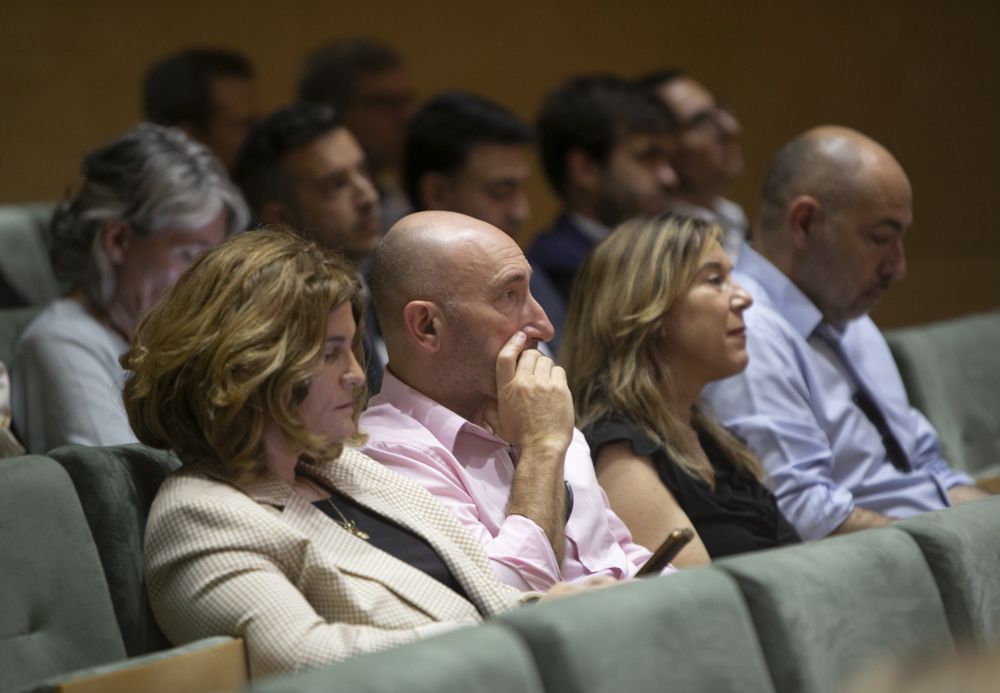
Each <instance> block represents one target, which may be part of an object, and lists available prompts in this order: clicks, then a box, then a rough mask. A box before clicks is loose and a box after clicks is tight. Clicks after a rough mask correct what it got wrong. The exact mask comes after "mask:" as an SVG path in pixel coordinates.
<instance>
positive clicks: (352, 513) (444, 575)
mask: <svg viewBox="0 0 1000 693" xmlns="http://www.w3.org/2000/svg"><path fill="white" fill-rule="evenodd" d="M330 495H331V498H332V500H333V502H334V503H336V505H337V508H339V509H340V512H342V513H343V514H344V517H346V518H347V519H348V520H353V521H354V522H355V523H356V524H357V527H358V529H360V530H361V531H362V532H365V533H367V534H368V543H369V544H371V545H372V546H374V547H376V548H378V549H382V550H383V551H385V552H386V553H388V554H391V555H392V556H395V557H396V558H398V559H399V560H401V561H402V562H403V563H406V564H408V565H410V566H412V567H414V568H416V569H417V570H420V571H423V572H424V573H426V574H427V575H429V576H430V577H432V578H434V579H435V580H437V581H438V582H440V583H441V584H442V585H444V586H445V587H447V588H449V589H451V590H453V591H455V592H458V594H460V595H461V596H462V597H463V598H465V599H467V600H468V601H470V602H471V601H472V600H471V599H469V595H468V594H466V592H465V589H464V588H463V587H462V584H461V583H460V582H459V581H458V580H457V579H456V578H455V575H454V574H453V573H452V572H451V569H450V568H449V567H448V564H447V563H445V562H444V561H443V560H441V557H440V556H439V555H438V554H437V551H435V550H434V547H433V546H431V545H430V544H428V543H427V541H426V540H424V538H423V537H421V536H418V535H416V534H414V533H413V532H411V531H410V530H409V529H406V528H405V527H401V526H400V525H398V524H396V523H395V522H393V521H392V520H390V519H389V518H387V517H383V516H382V515H379V514H378V513H377V512H375V511H374V510H371V509H370V508H366V507H365V506H363V505H361V504H360V503H357V502H355V501H354V500H353V499H351V498H348V497H347V496H345V495H344V494H342V493H340V492H339V491H334V492H333V493H331V494H330ZM313 505H315V506H316V507H317V508H319V509H320V510H322V511H323V512H324V513H326V514H327V515H329V516H330V518H331V519H333V520H334V521H336V522H337V523H338V524H339V523H340V519H341V518H340V515H338V514H337V511H336V510H334V509H333V507H332V506H331V505H330V503H329V502H328V501H326V500H320V501H316V502H315V503H313ZM473 603H475V602H473Z"/></svg>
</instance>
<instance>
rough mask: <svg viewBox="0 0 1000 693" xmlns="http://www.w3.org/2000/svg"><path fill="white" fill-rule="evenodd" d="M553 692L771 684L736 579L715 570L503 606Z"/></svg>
mask: <svg viewBox="0 0 1000 693" xmlns="http://www.w3.org/2000/svg"><path fill="white" fill-rule="evenodd" d="M497 623H500V624H503V625H505V626H507V627H509V628H511V629H513V630H514V631H516V632H517V633H518V634H519V635H520V636H521V637H522V638H524V640H525V642H526V643H527V644H528V647H529V648H531V651H532V653H533V654H534V656H535V661H536V663H537V666H538V670H539V673H540V674H541V676H542V680H543V681H544V683H545V690H546V691H549V692H550V693H558V692H562V691H566V692H568V691H580V692H582V693H599V692H602V691H603V692H607V693H619V691H661V690H662V691H687V692H693V693H698V692H700V691H704V692H705V693H709V692H712V693H716V692H717V693H724V692H725V691H741V692H745V693H754V692H756V691H760V692H771V691H774V686H773V685H772V682H771V678H770V676H769V674H768V670H767V664H766V662H765V660H764V658H763V654H762V652H761V649H760V645H759V644H758V641H757V636H756V633H755V631H754V627H753V624H752V623H751V620H750V616H749V614H748V612H747V609H746V605H745V604H744V602H743V599H742V598H741V596H740V594H739V591H738V590H737V588H736V585H735V584H734V582H733V580H732V578H730V577H729V576H728V575H726V574H725V573H722V572H720V571H717V570H714V569H712V568H702V569H696V570H688V571H682V572H680V573H677V574H675V575H669V576H662V577H655V578H650V579H642V580H636V581H632V582H630V583H628V584H621V585H616V586H614V587H611V588H608V589H602V590H597V591H594V592H591V593H586V594H583V595H579V596H574V597H568V598H566V599H562V600H557V601H554V602H551V603H544V604H537V605H533V606H528V607H525V608H522V609H518V610H517V611H514V612H511V613H508V614H504V615H503V616H501V617H500V618H499V619H497Z"/></svg>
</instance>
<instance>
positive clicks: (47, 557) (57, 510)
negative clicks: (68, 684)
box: [0, 455, 125, 691]
mask: <svg viewBox="0 0 1000 693" xmlns="http://www.w3.org/2000/svg"><path fill="white" fill-rule="evenodd" d="M0 557H2V560H0V691H11V690H17V689H18V688H20V687H22V686H26V685H28V684H30V683H31V682H33V681H38V680H40V679H43V678H46V677H48V676H52V675H54V674H57V673H60V672H65V671H69V670H71V669H76V668H79V667H87V666H94V665H97V664H102V663H105V662H111V661H115V660H119V659H122V658H124V657H125V647H124V644H123V643H122V639H121V635H120V634H119V632H118V628H117V625H116V622H115V615H114V609H113V608H112V605H111V599H110V598H109V596H108V588H107V583H106V582H105V579H104V572H103V570H102V569H101V563H100V560H99V559H98V557H97V550H96V548H95V546H94V542H93V539H91V535H90V531H89V530H88V529H87V521H86V519H85V518H84V515H83V510H82V508H81V507H80V502H79V501H78V500H77V496H76V493H75V491H74V490H73V484H72V482H71V481H70V480H69V477H68V476H67V474H66V472H65V471H64V470H63V468H62V467H60V466H59V465H58V464H56V463H55V462H53V461H52V460H51V459H49V458H47V457H42V456H37V455H29V456H24V457H13V458H8V459H5V460H0Z"/></svg>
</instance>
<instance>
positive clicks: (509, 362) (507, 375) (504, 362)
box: [497, 330, 528, 388]
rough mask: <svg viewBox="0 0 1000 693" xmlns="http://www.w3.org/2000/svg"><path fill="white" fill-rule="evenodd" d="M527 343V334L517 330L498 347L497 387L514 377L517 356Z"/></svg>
mask: <svg viewBox="0 0 1000 693" xmlns="http://www.w3.org/2000/svg"><path fill="white" fill-rule="evenodd" d="M527 343H528V335H526V334H524V332H521V331H520V330H518V331H517V332H515V333H514V334H513V335H511V337H510V339H508V340H507V343H506V344H504V345H503V346H502V347H501V348H500V353H498V354H497V387H498V388H500V387H502V386H503V385H506V384H507V383H509V382H510V381H511V380H513V379H514V373H515V372H516V371H517V357H518V356H520V355H521V352H522V351H524V345H525V344H527Z"/></svg>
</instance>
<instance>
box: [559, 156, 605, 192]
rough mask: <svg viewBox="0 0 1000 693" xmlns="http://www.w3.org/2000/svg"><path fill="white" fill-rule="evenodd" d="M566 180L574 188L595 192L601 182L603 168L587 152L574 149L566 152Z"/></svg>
mask: <svg viewBox="0 0 1000 693" xmlns="http://www.w3.org/2000/svg"><path fill="white" fill-rule="evenodd" d="M566 180H567V183H568V184H569V186H570V187H572V188H579V189H581V190H588V191H594V190H596V189H597V186H598V185H600V182H601V167H600V166H598V165H597V162H596V161H594V160H593V158H591V156H590V155H589V154H587V152H585V151H583V150H582V149H580V148H579V147H572V148H571V149H570V150H569V151H568V152H566Z"/></svg>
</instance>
